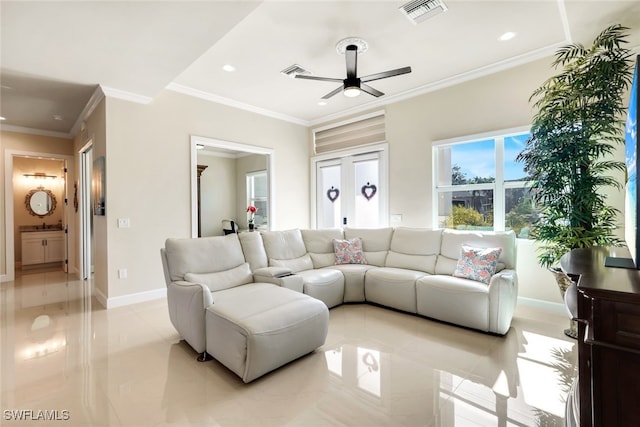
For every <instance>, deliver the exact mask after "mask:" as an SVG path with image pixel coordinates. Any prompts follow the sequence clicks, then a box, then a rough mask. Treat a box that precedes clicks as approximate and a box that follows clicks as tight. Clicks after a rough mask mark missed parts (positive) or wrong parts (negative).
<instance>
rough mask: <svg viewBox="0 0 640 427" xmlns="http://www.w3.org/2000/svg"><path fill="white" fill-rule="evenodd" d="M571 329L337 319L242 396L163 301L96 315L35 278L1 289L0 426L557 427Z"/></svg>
mask: <svg viewBox="0 0 640 427" xmlns="http://www.w3.org/2000/svg"><path fill="white" fill-rule="evenodd" d="M567 323H568V320H567V319H566V318H565V317H564V316H562V315H558V314H554V313H550V312H546V311H542V310H539V309H533V308H530V307H519V308H518V310H517V312H516V316H515V318H514V320H513V326H512V329H511V331H510V332H509V333H508V334H507V336H505V337H498V336H492V335H487V334H483V333H479V332H474V331H471V330H467V329H463V328H459V327H455V326H451V325H446V324H443V323H438V322H435V321H431V320H428V319H425V318H421V317H417V316H412V315H408V314H403V313H400V312H396V311H392V310H388V309H384V308H380V307H375V306H371V305H344V306H341V307H337V308H334V309H332V310H331V322H330V327H329V336H328V337H327V341H326V343H325V345H324V346H322V347H321V348H319V349H318V350H317V351H316V352H314V353H312V354H310V355H308V356H305V357H303V358H301V359H299V360H297V361H295V362H293V363H290V364H289V365H287V366H285V367H283V368H281V369H279V370H277V371H275V372H272V373H270V374H268V375H266V376H264V377H262V378H260V379H258V380H256V381H254V382H253V383H250V384H244V383H242V381H241V380H240V379H239V378H237V377H236V376H235V375H234V374H232V373H231V372H230V371H228V370H227V369H226V368H224V367H223V366H222V365H220V364H219V363H217V362H216V361H210V362H206V363H198V362H197V361H196V360H195V358H196V354H195V353H194V352H193V351H192V349H191V348H190V347H189V346H188V345H187V344H185V343H184V342H182V341H180V339H179V337H178V335H177V333H176V331H175V330H174V329H173V327H172V326H171V323H170V321H169V316H168V313H167V307H166V301H165V300H164V299H161V300H156V301H152V302H145V303H140V304H135V305H130V306H126V307H121V308H115V309H111V310H105V309H104V308H102V307H101V306H100V305H99V304H98V303H97V302H96V300H95V299H94V298H92V297H91V293H90V283H87V282H82V281H79V280H76V279H75V278H74V277H72V276H67V275H65V274H64V273H61V272H56V271H53V272H52V271H47V272H38V271H32V272H30V273H29V274H23V275H22V276H21V277H18V278H17V279H16V280H15V281H14V282H8V283H1V284H0V340H1V341H0V348H1V350H0V368H1V371H0V374H1V376H0V381H1V387H2V388H1V391H2V394H1V396H0V409H2V415H1V418H0V425H3V426H4V425H7V426H11V425H16V426H17V425H19V426H27V425H38V426H44V425H57V426H62V425H64V426H135V427H137V426H165V425H171V426H379V425H383V426H507V425H509V426H535V425H544V426H556V425H558V426H559V425H562V424H563V414H564V399H565V395H566V392H567V390H568V387H569V382H570V379H571V377H572V375H573V372H574V369H575V362H576V359H577V348H576V345H575V341H572V340H571V339H569V338H567V337H565V336H564V335H563V333H562V331H563V329H564V328H565V327H566V326H567ZM29 411H30V412H29ZM19 417H23V420H22V421H18V420H16V418H19ZM47 417H49V418H53V420H52V421H46V420H45V421H43V420H42V418H47ZM25 418H26V420H24V419H25ZM39 418H40V419H39ZM56 419H57V420H56Z"/></svg>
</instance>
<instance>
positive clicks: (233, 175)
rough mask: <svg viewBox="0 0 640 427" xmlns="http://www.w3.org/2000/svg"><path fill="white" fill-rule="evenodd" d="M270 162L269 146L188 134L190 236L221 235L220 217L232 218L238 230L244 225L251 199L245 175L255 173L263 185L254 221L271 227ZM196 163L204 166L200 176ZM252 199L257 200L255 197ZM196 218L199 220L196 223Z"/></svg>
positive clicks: (272, 208) (272, 206)
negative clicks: (189, 139)
mask: <svg viewBox="0 0 640 427" xmlns="http://www.w3.org/2000/svg"><path fill="white" fill-rule="evenodd" d="M273 163H274V153H273V150H272V149H270V148H263V147H257V146H253V145H247V144H240V143H235V142H230V141H221V140H216V139H211V138H205V137H200V136H192V137H191V229H192V237H198V235H199V234H201V235H202V236H212V235H222V234H223V233H224V228H223V226H222V221H223V220H232V221H234V222H235V223H237V225H238V226H239V227H240V228H241V229H242V228H247V227H248V224H247V219H248V217H247V213H246V211H247V206H248V204H251V203H252V199H251V195H250V194H249V193H251V191H250V190H249V192H247V191H248V190H247V184H246V180H247V176H253V175H252V174H254V173H257V172H259V173H260V174H261V175H260V176H262V177H263V179H262V181H261V185H263V187H261V192H260V197H259V203H258V204H259V209H260V211H259V215H260V216H259V217H258V218H257V221H256V223H258V224H259V227H261V229H263V230H268V229H274V227H275V225H274V220H273V218H274V216H273V210H274V197H273V194H274V193H273V188H274V179H273V174H272V173H271V171H272V170H273ZM198 166H202V167H206V169H204V171H203V172H202V173H201V174H200V175H199V174H198ZM198 184H200V185H198ZM199 190H201V191H199ZM200 193H202V194H200ZM254 195H255V194H254ZM199 202H201V203H199ZM254 202H255V203H257V201H256V200H254ZM198 218H202V219H203V221H202V222H199V221H198ZM205 218H206V220H205ZM207 222H208V224H207ZM199 223H200V224H201V226H202V229H201V233H199V232H198V224H199Z"/></svg>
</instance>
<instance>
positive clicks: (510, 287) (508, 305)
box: [489, 269, 518, 335]
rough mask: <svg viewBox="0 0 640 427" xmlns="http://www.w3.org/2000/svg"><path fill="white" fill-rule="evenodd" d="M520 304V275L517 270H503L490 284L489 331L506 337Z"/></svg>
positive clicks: (495, 275)
mask: <svg viewBox="0 0 640 427" xmlns="http://www.w3.org/2000/svg"><path fill="white" fill-rule="evenodd" d="M517 302H518V275H517V273H516V271H515V270H511V269H506V270H502V271H500V272H498V273H496V274H494V275H493V277H491V281H490V282H489V316H490V317H489V331H490V332H494V333H497V334H500V335H504V334H506V333H507V331H508V330H509V327H510V326H511V319H512V318H513V313H514V311H515V308H516V303H517Z"/></svg>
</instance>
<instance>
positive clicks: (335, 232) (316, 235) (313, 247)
mask: <svg viewBox="0 0 640 427" xmlns="http://www.w3.org/2000/svg"><path fill="white" fill-rule="evenodd" d="M301 232H302V240H303V241H304V245H305V247H306V248H307V252H308V253H309V255H310V256H311V261H312V262H313V268H323V267H328V266H330V265H334V264H335V261H336V257H335V254H334V251H333V239H343V238H344V233H343V232H342V230H341V229H339V228H332V229H327V230H301Z"/></svg>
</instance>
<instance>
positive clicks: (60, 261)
mask: <svg viewBox="0 0 640 427" xmlns="http://www.w3.org/2000/svg"><path fill="white" fill-rule="evenodd" d="M71 159H72V157H70V156H65V155H59V154H51V153H37V152H28V151H17V150H6V151H5V174H6V175H5V207H6V210H5V219H6V223H5V245H6V250H5V270H6V274H5V275H4V276H2V281H12V280H14V279H15V275H16V270H18V271H20V272H22V271H23V270H24V271H31V270H35V269H38V268H42V267H47V268H51V267H54V268H56V269H57V268H59V269H60V270H63V271H65V272H66V271H68V268H69V259H70V258H71V256H70V252H72V249H71V248H70V247H69V244H68V242H69V239H70V234H69V223H70V221H72V219H71V218H70V216H69V209H68V204H67V201H68V200H69V197H68V189H67V185H66V184H67V182H68V181H69V180H72V179H73V177H72V173H71V172H68V168H67V165H68V163H69V161H71ZM23 238H24V239H23Z"/></svg>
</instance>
